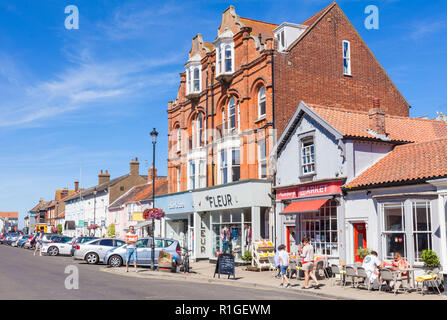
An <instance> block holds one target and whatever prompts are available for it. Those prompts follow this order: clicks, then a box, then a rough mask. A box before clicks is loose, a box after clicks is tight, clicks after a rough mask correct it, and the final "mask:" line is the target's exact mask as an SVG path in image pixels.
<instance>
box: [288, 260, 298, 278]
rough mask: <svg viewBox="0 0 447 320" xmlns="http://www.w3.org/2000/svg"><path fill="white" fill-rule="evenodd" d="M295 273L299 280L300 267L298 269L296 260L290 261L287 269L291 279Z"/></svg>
mask: <svg viewBox="0 0 447 320" xmlns="http://www.w3.org/2000/svg"><path fill="white" fill-rule="evenodd" d="M294 274H295V275H296V278H297V280H298V279H299V277H298V269H297V266H296V262H290V263H289V268H288V269H287V277H288V278H289V279H292V276H293V275H294Z"/></svg>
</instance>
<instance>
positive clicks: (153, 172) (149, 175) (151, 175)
mask: <svg viewBox="0 0 447 320" xmlns="http://www.w3.org/2000/svg"><path fill="white" fill-rule="evenodd" d="M154 177H155V179H157V168H155V169H154V170H152V167H150V168H149V171H148V173H147V182H152V181H153V179H154Z"/></svg>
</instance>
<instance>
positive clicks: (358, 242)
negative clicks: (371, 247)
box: [354, 223, 367, 262]
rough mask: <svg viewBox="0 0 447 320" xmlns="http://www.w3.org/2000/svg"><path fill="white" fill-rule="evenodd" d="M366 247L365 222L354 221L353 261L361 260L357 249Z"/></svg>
mask: <svg viewBox="0 0 447 320" xmlns="http://www.w3.org/2000/svg"><path fill="white" fill-rule="evenodd" d="M362 248H367V244H366V224H365V223H354V256H355V262H363V260H362V259H360V258H359V256H358V254H357V253H358V250H359V249H362Z"/></svg>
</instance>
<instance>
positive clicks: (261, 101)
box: [258, 86, 265, 118]
mask: <svg viewBox="0 0 447 320" xmlns="http://www.w3.org/2000/svg"><path fill="white" fill-rule="evenodd" d="M264 115H265V87H264V86H262V87H260V88H259V91H258V116H259V118H260V117H262V116H264Z"/></svg>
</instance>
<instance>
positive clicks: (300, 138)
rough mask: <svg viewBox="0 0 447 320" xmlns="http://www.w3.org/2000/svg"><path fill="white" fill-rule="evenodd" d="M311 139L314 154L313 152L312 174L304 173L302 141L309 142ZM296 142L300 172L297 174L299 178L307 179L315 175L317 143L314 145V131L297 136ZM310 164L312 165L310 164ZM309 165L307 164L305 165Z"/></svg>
mask: <svg viewBox="0 0 447 320" xmlns="http://www.w3.org/2000/svg"><path fill="white" fill-rule="evenodd" d="M309 139H312V141H313V147H314V152H313V160H314V161H313V168H314V170H313V171H312V172H306V173H305V172H304V165H305V164H304V161H303V141H304V140H309ZM298 141H299V164H300V172H299V177H300V178H304V177H309V176H315V175H316V174H317V148H316V146H317V143H316V139H315V130H312V131H310V132H306V133H303V134H299V135H298ZM311 164H312V163H311ZM306 165H309V164H306Z"/></svg>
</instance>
